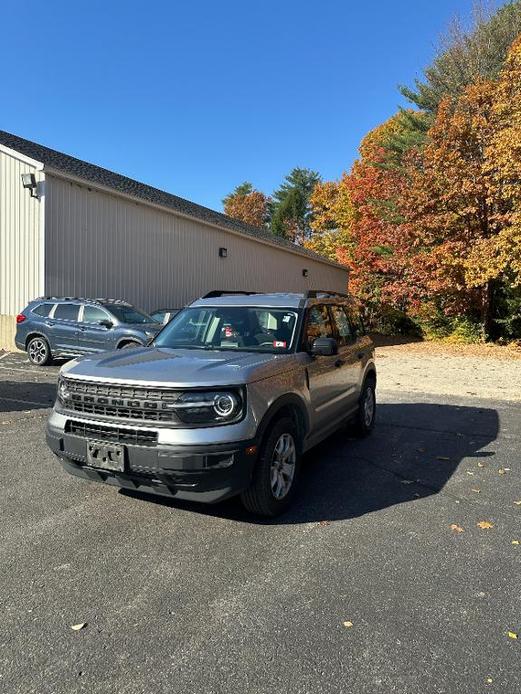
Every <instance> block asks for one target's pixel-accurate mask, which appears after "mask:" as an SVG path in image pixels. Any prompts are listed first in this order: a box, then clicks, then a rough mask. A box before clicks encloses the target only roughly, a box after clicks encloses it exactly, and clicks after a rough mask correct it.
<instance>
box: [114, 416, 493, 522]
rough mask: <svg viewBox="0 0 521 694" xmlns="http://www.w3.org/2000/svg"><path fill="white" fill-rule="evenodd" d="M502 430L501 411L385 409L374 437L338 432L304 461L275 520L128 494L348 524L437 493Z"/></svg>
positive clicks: (212, 512)
mask: <svg viewBox="0 0 521 694" xmlns="http://www.w3.org/2000/svg"><path fill="white" fill-rule="evenodd" d="M498 432H499V418H498V414H497V412H496V410H494V409H489V408H478V407H460V406H456V405H438V404H430V403H406V404H402V403H396V404H382V405H380V406H379V409H378V421H377V425H376V427H375V430H374V432H373V434H372V435H371V436H370V437H368V438H366V439H362V440H360V439H355V438H352V437H350V436H349V434H348V433H346V432H345V431H341V432H338V433H337V434H335V435H334V436H332V437H331V438H329V439H328V440H327V441H325V442H324V443H322V444H321V445H319V446H317V447H316V448H315V449H313V450H312V451H310V452H309V453H308V454H307V455H306V456H305V458H304V464H303V468H302V475H301V479H300V484H299V490H298V491H299V493H298V495H297V497H296V498H295V500H294V503H293V506H292V507H291V509H290V510H289V511H288V512H287V513H285V514H284V515H282V516H279V517H278V518H275V519H268V520H266V519H263V518H256V517H254V516H251V515H250V514H248V513H247V512H246V511H244V510H243V508H242V507H241V505H240V502H239V501H238V500H237V499H231V500H229V501H226V502H223V503H220V504H216V505H215V506H207V505H203V504H196V503H188V502H182V501H178V500H175V499H174V500H169V499H164V498H161V497H153V496H149V495H143V494H139V493H138V492H127V491H124V492H121V493H124V494H126V495H129V496H134V497H139V498H142V499H147V500H148V501H150V502H151V503H157V504H162V505H165V506H172V507H179V508H184V509H187V510H190V511H193V512H195V513H201V514H205V515H209V516H218V517H221V518H222V517H226V518H229V519H231V520H236V521H239V522H246V523H250V524H251V523H258V524H268V525H269V524H294V523H310V522H320V521H335V520H344V519H347V518H355V517H358V516H363V515H365V514H367V513H374V512H375V511H380V510H383V509H386V508H389V507H391V506H396V505H397V504H404V503H411V502H414V501H416V500H418V499H422V498H425V497H429V496H433V495H436V494H438V492H440V491H441V490H442V489H443V488H444V486H445V485H446V484H447V482H448V481H449V479H450V478H451V476H452V475H453V474H454V472H455V471H456V469H457V467H458V465H459V464H460V462H461V461H462V460H464V459H466V458H472V457H485V456H487V455H489V456H491V455H493V453H487V452H483V451H482V449H483V448H485V447H486V446H487V445H488V444H490V443H491V442H492V441H494V440H495V439H496V437H497V435H498Z"/></svg>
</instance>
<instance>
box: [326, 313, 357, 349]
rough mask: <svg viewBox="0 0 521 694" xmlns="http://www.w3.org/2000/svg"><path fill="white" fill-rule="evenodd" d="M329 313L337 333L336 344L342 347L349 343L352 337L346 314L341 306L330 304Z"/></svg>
mask: <svg viewBox="0 0 521 694" xmlns="http://www.w3.org/2000/svg"><path fill="white" fill-rule="evenodd" d="M331 314H332V316H333V320H334V321H335V325H336V329H337V333H338V344H339V345H340V346H342V347H344V346H345V345H347V344H349V343H350V342H351V341H352V339H353V337H354V335H353V331H352V329H351V325H350V323H349V320H348V318H347V314H346V312H345V310H344V307H343V306H331Z"/></svg>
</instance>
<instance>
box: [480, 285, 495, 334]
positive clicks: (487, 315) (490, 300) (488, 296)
mask: <svg viewBox="0 0 521 694" xmlns="http://www.w3.org/2000/svg"><path fill="white" fill-rule="evenodd" d="M481 324H482V326H483V332H484V333H485V337H487V338H490V337H493V333H494V283H493V281H492V280H490V281H489V282H487V283H486V285H485V286H484V288H483V296H482V301H481Z"/></svg>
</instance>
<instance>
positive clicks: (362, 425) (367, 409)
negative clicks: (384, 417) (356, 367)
mask: <svg viewBox="0 0 521 694" xmlns="http://www.w3.org/2000/svg"><path fill="white" fill-rule="evenodd" d="M375 420H376V391H375V383H374V380H373V379H372V378H367V379H366V380H365V381H364V385H363V386H362V392H361V393H360V398H359V404H358V412H357V414H356V420H355V432H356V435H357V436H359V437H360V438H364V437H365V436H369V434H370V433H371V432H372V431H373V429H374V424H375Z"/></svg>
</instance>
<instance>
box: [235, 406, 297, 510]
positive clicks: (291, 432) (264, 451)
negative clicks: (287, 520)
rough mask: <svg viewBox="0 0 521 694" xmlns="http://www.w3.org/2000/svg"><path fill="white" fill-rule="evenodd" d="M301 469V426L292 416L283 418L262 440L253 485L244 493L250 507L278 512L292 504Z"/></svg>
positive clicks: (242, 496) (247, 506) (248, 507)
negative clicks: (299, 435)
mask: <svg viewBox="0 0 521 694" xmlns="http://www.w3.org/2000/svg"><path fill="white" fill-rule="evenodd" d="M299 469H300V451H299V442H298V433H297V428H296V426H295V424H294V422H293V420H291V419H290V418H289V417H284V418H283V419H280V420H279V421H278V422H277V423H276V424H275V425H274V426H273V427H272V429H271V430H270V431H269V432H268V434H267V435H266V438H265V440H264V441H263V443H262V446H261V450H260V455H259V459H258V461H257V465H256V466H255V470H254V471H253V478H252V481H251V484H250V486H249V487H248V489H246V491H244V492H243V493H242V495H241V501H242V503H243V505H244V506H245V507H246V509H247V510H248V511H251V513H255V514H257V515H259V516H270V517H273V516H277V515H279V514H280V513H283V512H284V511H285V510H286V509H287V508H288V507H289V505H290V504H291V501H292V499H293V496H294V495H295V487H296V482H297V478H298V473H299Z"/></svg>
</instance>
